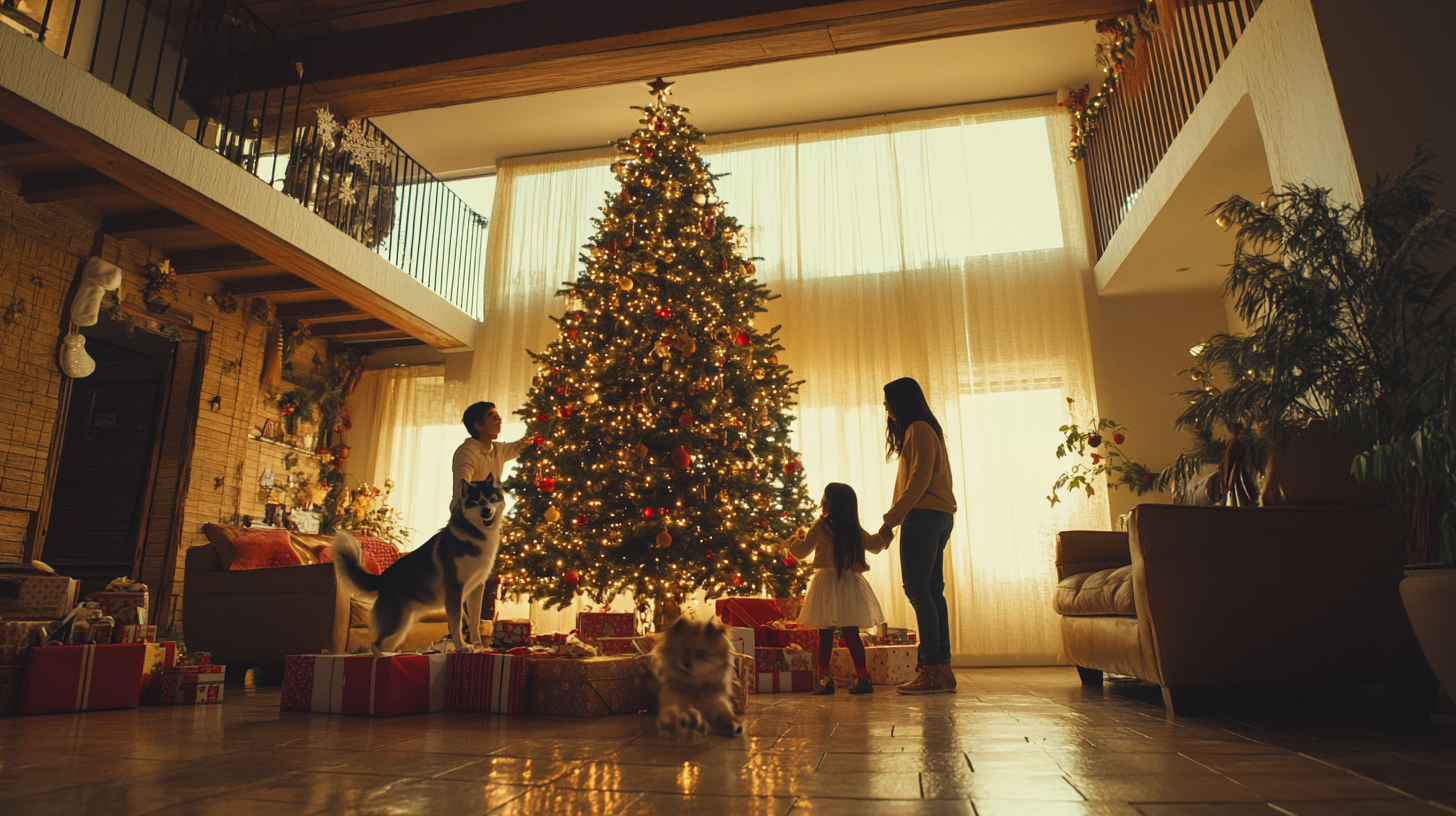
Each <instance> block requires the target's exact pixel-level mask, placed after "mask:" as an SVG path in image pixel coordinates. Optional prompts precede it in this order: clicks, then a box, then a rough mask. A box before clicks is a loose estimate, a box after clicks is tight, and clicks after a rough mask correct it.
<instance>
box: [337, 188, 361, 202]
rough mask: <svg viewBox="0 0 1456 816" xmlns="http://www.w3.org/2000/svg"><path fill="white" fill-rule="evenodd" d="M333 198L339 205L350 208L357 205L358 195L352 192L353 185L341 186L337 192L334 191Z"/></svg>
mask: <svg viewBox="0 0 1456 816" xmlns="http://www.w3.org/2000/svg"><path fill="white" fill-rule="evenodd" d="M334 198H335V199H336V200H338V202H339V203H340V204H346V205H348V206H350V207H352V206H354V205H355V204H357V203H359V202H358V193H357V192H356V191H355V190H354V187H353V185H341V186H340V187H339V188H338V189H337V190H335V191H334Z"/></svg>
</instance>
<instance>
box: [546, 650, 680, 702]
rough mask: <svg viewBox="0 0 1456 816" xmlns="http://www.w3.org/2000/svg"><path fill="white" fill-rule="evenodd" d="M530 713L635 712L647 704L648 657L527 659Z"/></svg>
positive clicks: (649, 666)
mask: <svg viewBox="0 0 1456 816" xmlns="http://www.w3.org/2000/svg"><path fill="white" fill-rule="evenodd" d="M528 671H529V677H530V683H529V686H530V697H529V701H528V702H527V704H526V709H527V710H528V711H530V712H531V713H532V714H553V715H556V716H558V717H600V716H603V715H606V714H635V713H637V712H639V711H643V710H645V709H647V708H649V707H651V705H652V703H653V694H652V688H651V683H652V679H651V678H652V658H651V657H650V656H648V655H623V656H621V657H589V658H584V659H578V660H569V659H565V658H545V659H541V660H532V661H531V662H530V668H529V670H528Z"/></svg>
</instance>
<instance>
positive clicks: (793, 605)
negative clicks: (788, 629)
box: [774, 598, 804, 621]
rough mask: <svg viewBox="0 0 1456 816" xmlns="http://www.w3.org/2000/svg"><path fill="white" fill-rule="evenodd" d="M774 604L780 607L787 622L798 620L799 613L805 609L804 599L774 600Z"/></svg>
mask: <svg viewBox="0 0 1456 816" xmlns="http://www.w3.org/2000/svg"><path fill="white" fill-rule="evenodd" d="M774 603H777V604H778V605H779V611H780V612H782V613H783V615H784V620H786V621H796V620H798V619H799V612H801V611H803V609H804V599H803V598H774Z"/></svg>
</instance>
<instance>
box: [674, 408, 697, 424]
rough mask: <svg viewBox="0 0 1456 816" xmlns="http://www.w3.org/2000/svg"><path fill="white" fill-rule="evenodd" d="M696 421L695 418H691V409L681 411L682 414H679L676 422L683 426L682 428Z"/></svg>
mask: <svg viewBox="0 0 1456 816" xmlns="http://www.w3.org/2000/svg"><path fill="white" fill-rule="evenodd" d="M696 421H697V420H696V419H694V418H693V412H692V411H683V412H682V414H681V415H679V416H678V418H677V424H679V425H681V426H683V427H684V428H691V427H693V423H695V422H696Z"/></svg>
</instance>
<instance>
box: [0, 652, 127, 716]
mask: <svg viewBox="0 0 1456 816" xmlns="http://www.w3.org/2000/svg"><path fill="white" fill-rule="evenodd" d="M146 654H147V646H146V644H145V643H116V644H110V643H108V644H102V645H96V646H39V647H36V648H34V649H30V650H28V651H26V653H25V670H24V672H22V674H21V679H20V700H19V705H18V706H17V707H16V710H17V711H19V712H20V713H21V714H51V713H55V712H58V711H104V710H106V709H113V708H136V707H137V701H138V699H139V698H140V697H141V690H142V663H143V662H144V661H145V660H146Z"/></svg>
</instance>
